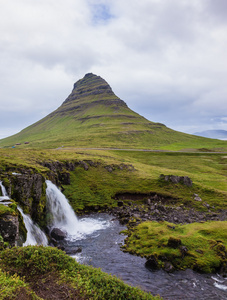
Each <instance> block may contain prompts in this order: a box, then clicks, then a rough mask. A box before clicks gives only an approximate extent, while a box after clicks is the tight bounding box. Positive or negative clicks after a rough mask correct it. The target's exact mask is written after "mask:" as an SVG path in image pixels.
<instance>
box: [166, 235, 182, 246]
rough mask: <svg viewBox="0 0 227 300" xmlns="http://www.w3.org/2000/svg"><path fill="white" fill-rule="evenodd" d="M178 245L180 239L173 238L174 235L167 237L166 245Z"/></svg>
mask: <svg viewBox="0 0 227 300" xmlns="http://www.w3.org/2000/svg"><path fill="white" fill-rule="evenodd" d="M180 245H181V240H180V239H177V238H174V237H170V238H169V240H168V244H167V246H168V247H170V248H174V249H176V248H178V247H179V246H180Z"/></svg>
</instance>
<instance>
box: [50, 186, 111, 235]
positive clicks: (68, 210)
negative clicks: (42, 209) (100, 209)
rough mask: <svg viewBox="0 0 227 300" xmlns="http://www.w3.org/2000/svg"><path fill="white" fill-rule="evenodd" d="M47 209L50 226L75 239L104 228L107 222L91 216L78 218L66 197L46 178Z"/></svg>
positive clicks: (107, 224)
mask: <svg viewBox="0 0 227 300" xmlns="http://www.w3.org/2000/svg"><path fill="white" fill-rule="evenodd" d="M46 184H47V189H46V195H47V211H48V213H49V215H50V221H49V222H50V227H51V229H53V228H59V229H61V230H62V231H64V232H66V233H67V235H68V236H67V239H70V240H75V239H78V238H83V237H84V236H86V235H88V234H91V233H93V232H94V231H97V230H100V229H103V228H106V227H108V226H109V222H104V221H101V220H97V219H92V218H84V219H80V220H78V218H77V217H76V215H75V213H74V211H73V209H72V207H71V206H70V204H69V202H68V200H67V199H66V197H65V196H64V195H63V194H62V192H61V191H60V190H59V189H58V187H57V186H56V185H54V184H53V183H52V182H51V181H50V180H46Z"/></svg>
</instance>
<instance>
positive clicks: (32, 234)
mask: <svg viewBox="0 0 227 300" xmlns="http://www.w3.org/2000/svg"><path fill="white" fill-rule="evenodd" d="M17 209H18V210H19V212H20V213H21V215H22V217H23V220H24V225H25V228H26V230H27V239H26V241H25V243H24V244H23V246H28V245H32V246H34V245H43V246H47V245H48V239H47V237H46V235H45V233H44V232H43V231H42V230H41V229H40V228H39V227H38V226H37V225H36V224H35V223H34V222H33V221H32V219H31V218H30V217H29V216H28V215H26V214H24V212H23V210H22V209H21V208H20V207H19V206H17Z"/></svg>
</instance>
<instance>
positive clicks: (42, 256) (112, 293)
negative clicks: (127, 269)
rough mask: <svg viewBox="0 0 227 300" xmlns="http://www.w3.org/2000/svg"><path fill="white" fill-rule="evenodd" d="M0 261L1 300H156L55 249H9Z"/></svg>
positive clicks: (1, 254)
mask: <svg viewBox="0 0 227 300" xmlns="http://www.w3.org/2000/svg"><path fill="white" fill-rule="evenodd" d="M0 258H1V261H0V268H1V271H0V298H1V299H40V300H41V299H52V295H53V294H55V296H56V297H58V298H55V299H116V300H120V299H122V300H124V299H138V300H139V299H141V300H142V299H153V300H155V299H160V297H158V296H156V297H154V296H152V295H151V294H148V293H145V292H143V291H141V290H140V289H138V288H135V287H130V286H129V285H127V284H125V283H123V281H121V280H120V279H118V278H116V277H114V276H111V275H109V274H106V273H103V272H102V271H101V270H100V269H95V268H92V267H89V266H84V265H80V264H78V263H77V262H76V261H75V260H74V259H73V258H71V257H69V256H67V255H66V254H65V253H64V252H62V251H61V250H58V249H55V248H50V247H40V246H39V247H38V246H37V247H35V246H33V247H32V246H28V247H23V248H13V249H8V250H5V251H2V252H0ZM7 297H8V298H7Z"/></svg>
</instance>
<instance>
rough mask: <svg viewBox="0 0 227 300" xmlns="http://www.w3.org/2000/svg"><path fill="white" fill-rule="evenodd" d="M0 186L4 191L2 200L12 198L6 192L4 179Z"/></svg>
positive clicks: (0, 198) (0, 199)
mask: <svg viewBox="0 0 227 300" xmlns="http://www.w3.org/2000/svg"><path fill="white" fill-rule="evenodd" d="M0 187H1V191H2V196H0V201H2V200H9V199H10V198H9V196H8V194H7V192H6V189H5V187H4V185H3V184H2V181H0Z"/></svg>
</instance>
